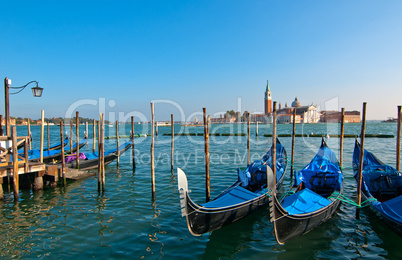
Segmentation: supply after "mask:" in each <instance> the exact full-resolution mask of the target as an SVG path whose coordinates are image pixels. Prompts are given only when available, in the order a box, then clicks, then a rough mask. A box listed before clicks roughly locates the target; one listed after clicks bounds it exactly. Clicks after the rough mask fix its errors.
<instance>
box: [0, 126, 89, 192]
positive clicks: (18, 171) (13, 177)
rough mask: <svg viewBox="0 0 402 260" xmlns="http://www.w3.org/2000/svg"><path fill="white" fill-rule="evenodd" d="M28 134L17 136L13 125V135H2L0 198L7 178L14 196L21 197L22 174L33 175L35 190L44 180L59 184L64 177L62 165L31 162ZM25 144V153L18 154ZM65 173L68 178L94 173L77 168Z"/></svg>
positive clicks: (78, 177) (66, 170)
mask: <svg viewBox="0 0 402 260" xmlns="http://www.w3.org/2000/svg"><path fill="white" fill-rule="evenodd" d="M28 140H29V139H28V136H19V137H18V136H17V133H16V127H15V126H14V127H13V133H12V136H0V141H1V142H2V145H1V153H0V160H1V162H0V199H1V198H3V196H4V192H3V186H2V184H3V182H4V180H6V181H7V182H8V183H9V184H10V183H11V182H12V183H13V190H14V198H15V199H18V197H19V189H20V188H19V187H20V185H19V184H20V178H19V177H20V176H21V175H28V174H30V175H33V176H34V177H33V180H34V181H33V183H32V184H30V186H31V187H32V188H33V189H34V190H40V189H42V188H43V185H44V180H45V181H46V182H47V183H49V184H50V185H51V186H55V185H57V182H58V181H59V179H60V178H62V175H63V174H62V173H63V172H62V169H61V167H60V165H51V164H49V165H47V164H45V163H41V162H31V161H29V160H28ZM19 145H24V155H23V156H21V155H19V154H18V149H17V147H18V146H19ZM64 173H65V175H66V178H68V179H73V180H77V179H82V178H85V177H89V176H92V175H94V174H93V173H91V174H88V172H87V171H79V170H75V169H67V168H66V169H65V170H64ZM5 178H6V179H5Z"/></svg>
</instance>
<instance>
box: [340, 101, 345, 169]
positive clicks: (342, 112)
mask: <svg viewBox="0 0 402 260" xmlns="http://www.w3.org/2000/svg"><path fill="white" fill-rule="evenodd" d="M344 135H345V108H344V107H342V109H341V138H340V139H339V153H340V154H339V166H341V168H342V164H343V137H344Z"/></svg>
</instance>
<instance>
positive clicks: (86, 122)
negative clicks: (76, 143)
mask: <svg viewBox="0 0 402 260" xmlns="http://www.w3.org/2000/svg"><path fill="white" fill-rule="evenodd" d="M84 139H88V121H85V133H84Z"/></svg>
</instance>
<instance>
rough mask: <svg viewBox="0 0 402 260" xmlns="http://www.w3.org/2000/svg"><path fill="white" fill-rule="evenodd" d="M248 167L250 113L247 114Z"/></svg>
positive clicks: (248, 158)
mask: <svg viewBox="0 0 402 260" xmlns="http://www.w3.org/2000/svg"><path fill="white" fill-rule="evenodd" d="M249 165H250V113H247V166H249Z"/></svg>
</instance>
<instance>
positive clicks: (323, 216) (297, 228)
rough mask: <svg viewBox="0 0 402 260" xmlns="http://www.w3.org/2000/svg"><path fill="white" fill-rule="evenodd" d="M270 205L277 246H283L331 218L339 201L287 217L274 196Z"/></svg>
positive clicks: (286, 213)
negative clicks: (307, 212) (306, 212)
mask: <svg viewBox="0 0 402 260" xmlns="http://www.w3.org/2000/svg"><path fill="white" fill-rule="evenodd" d="M270 204H273V205H271V211H272V210H273V212H272V213H273V215H271V217H272V216H273V217H274V218H271V221H272V222H273V223H274V229H275V230H274V232H275V237H276V240H277V242H278V243H279V244H283V243H285V242H286V241H288V240H291V239H293V238H296V237H299V236H301V235H303V234H305V233H307V232H309V231H311V230H312V229H314V228H315V227H317V226H318V225H320V224H321V223H323V222H325V221H326V220H328V219H329V218H331V217H332V215H333V214H334V213H335V212H336V210H337V208H338V207H339V204H340V200H335V201H333V202H332V203H331V204H329V205H328V206H326V207H325V208H322V209H321V210H319V211H315V212H312V213H311V214H300V215H289V214H288V212H286V210H284V209H283V208H282V206H281V204H280V203H279V201H278V200H277V198H276V195H274V197H273V199H272V202H270ZM272 213H271V214H272Z"/></svg>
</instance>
